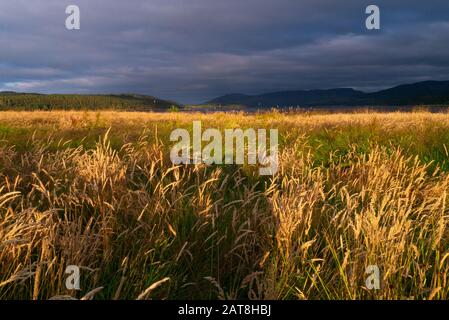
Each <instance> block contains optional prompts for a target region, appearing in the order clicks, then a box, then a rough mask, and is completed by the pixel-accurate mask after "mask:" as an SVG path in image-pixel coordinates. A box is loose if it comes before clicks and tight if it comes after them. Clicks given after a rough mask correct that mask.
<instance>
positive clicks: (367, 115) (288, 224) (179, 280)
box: [0, 110, 449, 299]
mask: <svg viewBox="0 0 449 320" xmlns="http://www.w3.org/2000/svg"><path fill="white" fill-rule="evenodd" d="M194 120H201V121H202V123H203V127H206V126H207V127H210V128H219V129H225V128H266V129H270V128H274V129H278V130H279V135H280V136H279V141H280V170H279V172H278V173H277V174H276V175H275V176H264V177H261V176H259V175H258V170H257V168H256V167H255V166H237V165H212V166H207V165H181V166H174V165H172V163H171V161H170V158H169V152H170V146H171V143H170V141H169V136H170V132H171V131H172V130H174V129H176V128H186V129H188V130H190V129H191V125H192V122H193V121H194ZM448 144H449V114H447V113H429V112H426V111H425V110H421V111H416V112H410V113H401V112H393V113H375V112H358V113H335V114H312V113H289V112H286V113H283V112H279V111H271V112H265V113H253V114H246V113H243V112H236V113H208V114H201V113H183V112H173V113H169V112H167V113H143V112H119V111H48V112H44V111H34V112H26V111H3V112H0V299H70V298H72V299H74V298H75V299H448V298H449V282H448V281H449V228H448V223H449V204H448V200H449V199H448V194H447V192H448V190H449V175H448V173H449V152H448ZM68 265H76V266H80V267H81V272H82V273H81V290H80V291H70V290H67V289H66V286H65V280H66V276H67V275H66V274H65V270H66V267H67V266H68ZM370 265H377V266H378V267H379V269H380V276H381V281H380V284H381V287H380V289H379V290H369V288H367V287H366V282H365V281H366V278H367V274H366V273H365V271H366V268H367V267H368V266H370Z"/></svg>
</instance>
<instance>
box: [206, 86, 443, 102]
mask: <svg viewBox="0 0 449 320" xmlns="http://www.w3.org/2000/svg"><path fill="white" fill-rule="evenodd" d="M206 104H212V105H243V106H246V107H249V108H270V107H276V106H279V107H339V106H341V107H352V106H408V105H420V104H421V105H422V104H425V105H449V81H424V82H418V83H414V84H405V85H400V86H397V87H394V88H391V89H386V90H381V91H378V92H373V93H367V92H363V91H358V90H354V89H350V88H339V89H329V90H298V91H280V92H272V93H266V94H261V95H245V94H229V95H225V96H222V97H218V98H215V99H213V100H211V101H208V102H207V103H206Z"/></svg>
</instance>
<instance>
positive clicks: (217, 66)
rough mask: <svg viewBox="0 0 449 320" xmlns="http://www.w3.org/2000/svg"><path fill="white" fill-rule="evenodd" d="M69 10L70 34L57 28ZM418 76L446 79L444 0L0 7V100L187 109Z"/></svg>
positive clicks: (131, 1) (178, 0) (54, 0)
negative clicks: (226, 98)
mask: <svg viewBox="0 0 449 320" xmlns="http://www.w3.org/2000/svg"><path fill="white" fill-rule="evenodd" d="M70 4H76V5H78V6H79V8H80V10H81V30H77V31H68V30H67V29H66V28H65V20H66V17H67V15H66V14H65V8H66V7H67V6H68V5H70ZM370 4H376V5H378V6H379V7H380V9H381V30H380V31H368V30H366V28H365V19H366V17H367V15H366V14H365V9H366V7H367V6H368V5H370ZM428 79H433V80H449V1H448V0H432V1H422V0H407V1H405V0H403V1H398V0H371V1H365V0H339V1H337V0H334V1H330V0H221V1H218V0H128V1H123V0H120V1H118V0H117V1H116V0H114V1H112V0H70V1H66V0H32V1H31V0H0V91H1V90H14V91H26V92H43V93H49V92H53V93H124V92H134V93H142V94H149V95H156V96H159V97H161V98H170V99H174V100H177V101H179V102H184V103H192V102H203V101H206V100H208V99H210V98H214V97H216V96H218V95H222V94H227V93H248V94H257V93H263V92H269V91H277V90H294V89H326V88H334V87H354V88H357V89H362V90H369V91H372V90H377V89H382V88H385V87H389V86H394V85H397V84H401V83H408V82H415V81H421V80H428Z"/></svg>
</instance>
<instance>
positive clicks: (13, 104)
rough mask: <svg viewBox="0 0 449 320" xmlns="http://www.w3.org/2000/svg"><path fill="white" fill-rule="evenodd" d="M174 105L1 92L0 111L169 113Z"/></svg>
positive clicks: (142, 98) (123, 97)
mask: <svg viewBox="0 0 449 320" xmlns="http://www.w3.org/2000/svg"><path fill="white" fill-rule="evenodd" d="M172 106H176V107H179V104H178V103H176V102H173V101H168V100H162V99H159V98H157V97H153V96H146V95H137V94H118V95H77V94H49V95H45V94H35V93H16V92H11V91H6V92H5V91H3V92H0V110H85V109H88V110H102V109H119V110H132V111H151V110H168V109H169V108H171V107H172Z"/></svg>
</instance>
